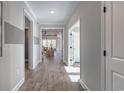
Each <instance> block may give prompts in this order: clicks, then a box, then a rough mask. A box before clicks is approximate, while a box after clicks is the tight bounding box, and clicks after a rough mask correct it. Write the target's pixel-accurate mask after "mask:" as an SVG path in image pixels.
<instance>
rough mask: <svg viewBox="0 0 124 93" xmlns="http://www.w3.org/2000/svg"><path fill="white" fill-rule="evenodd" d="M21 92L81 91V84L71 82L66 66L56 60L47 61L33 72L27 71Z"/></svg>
mask: <svg viewBox="0 0 124 93" xmlns="http://www.w3.org/2000/svg"><path fill="white" fill-rule="evenodd" d="M27 71H28V72H27V76H26V80H25V83H24V84H23V85H22V86H21V88H20V89H19V91H81V90H83V89H82V88H81V86H80V84H79V82H71V80H70V78H69V76H68V74H67V72H66V70H65V68H64V64H63V63H62V62H60V60H56V59H55V58H49V59H45V61H44V62H42V63H40V64H39V65H38V66H37V68H36V69H35V70H33V71H31V70H27Z"/></svg>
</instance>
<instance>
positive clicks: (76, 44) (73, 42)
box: [68, 21, 80, 66]
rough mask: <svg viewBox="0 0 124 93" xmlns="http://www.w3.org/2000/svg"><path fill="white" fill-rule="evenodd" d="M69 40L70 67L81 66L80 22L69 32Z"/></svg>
mask: <svg viewBox="0 0 124 93" xmlns="http://www.w3.org/2000/svg"><path fill="white" fill-rule="evenodd" d="M68 40H69V46H68V50H69V51H68V54H69V55H68V57H69V58H68V62H69V64H68V65H69V66H80V21H77V22H76V23H75V24H74V25H73V26H72V27H71V29H70V30H69V35H68Z"/></svg>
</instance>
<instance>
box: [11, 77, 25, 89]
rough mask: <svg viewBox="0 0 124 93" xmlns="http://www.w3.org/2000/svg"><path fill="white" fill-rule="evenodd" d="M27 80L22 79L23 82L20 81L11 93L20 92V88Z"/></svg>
mask: <svg viewBox="0 0 124 93" xmlns="http://www.w3.org/2000/svg"><path fill="white" fill-rule="evenodd" d="M24 81H25V79H24V78H22V80H20V81H19V83H18V84H17V85H16V86H15V87H14V88H13V89H12V90H11V91H17V90H19V88H20V87H21V86H22V84H23V83H24Z"/></svg>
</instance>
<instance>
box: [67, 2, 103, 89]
mask: <svg viewBox="0 0 124 93" xmlns="http://www.w3.org/2000/svg"><path fill="white" fill-rule="evenodd" d="M100 13H101V2H94V1H93V2H92V1H87V2H86V1H82V2H80V3H79V6H78V8H77V10H76V11H75V12H74V14H73V15H72V17H71V18H70V20H69V23H68V25H67V29H69V28H70V27H71V26H72V25H73V24H74V23H75V22H76V21H77V20H78V18H80V22H81V27H80V34H81V37H80V39H81V40H80V41H81V45H80V47H81V49H80V51H81V56H80V58H81V80H83V81H84V82H85V83H86V85H87V87H88V88H89V89H90V90H93V91H94V90H96V91H97V90H101V86H100V85H101V84H100V75H101V74H100V72H101V67H100V65H101V59H100V58H101V56H100V55H101V27H100V26H101V18H100V17H101V14H100ZM66 33H67V32H66ZM66 54H67V53H66Z"/></svg>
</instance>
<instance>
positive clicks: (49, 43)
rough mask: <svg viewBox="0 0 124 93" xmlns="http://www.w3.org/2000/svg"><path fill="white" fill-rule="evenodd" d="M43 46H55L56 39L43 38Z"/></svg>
mask: <svg viewBox="0 0 124 93" xmlns="http://www.w3.org/2000/svg"><path fill="white" fill-rule="evenodd" d="M43 47H48V48H51V47H52V48H56V39H45V40H43Z"/></svg>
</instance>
